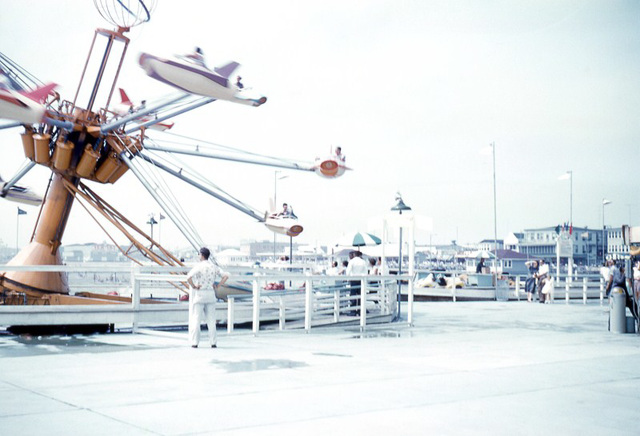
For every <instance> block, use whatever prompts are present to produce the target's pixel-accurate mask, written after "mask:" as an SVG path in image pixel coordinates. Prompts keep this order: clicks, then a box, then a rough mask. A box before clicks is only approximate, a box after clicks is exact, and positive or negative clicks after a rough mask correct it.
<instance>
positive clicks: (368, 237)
mask: <svg viewBox="0 0 640 436" xmlns="http://www.w3.org/2000/svg"><path fill="white" fill-rule="evenodd" d="M381 242H382V241H381V240H380V238H378V237H377V236H375V235H372V234H370V233H360V232H358V233H355V234H351V235H346V236H343V237H342V238H340V240H339V242H338V245H341V246H344V247H349V246H350V247H370V246H373V245H380V243H381Z"/></svg>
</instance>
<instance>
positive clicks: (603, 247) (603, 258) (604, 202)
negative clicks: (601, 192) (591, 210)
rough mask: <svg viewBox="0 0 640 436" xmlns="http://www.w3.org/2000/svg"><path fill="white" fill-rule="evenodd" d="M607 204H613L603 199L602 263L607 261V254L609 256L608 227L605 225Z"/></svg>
mask: <svg viewBox="0 0 640 436" xmlns="http://www.w3.org/2000/svg"><path fill="white" fill-rule="evenodd" d="M607 204H611V201H609V200H607V199H606V198H603V199H602V263H604V260H605V259H606V254H607V242H606V238H605V232H606V227H605V225H604V207H605V206H606V205H607Z"/></svg>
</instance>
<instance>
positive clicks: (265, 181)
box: [0, 0, 640, 248]
mask: <svg viewBox="0 0 640 436" xmlns="http://www.w3.org/2000/svg"><path fill="white" fill-rule="evenodd" d="M0 6H1V10H2V14H0V41H1V44H0V50H1V51H2V52H3V53H4V54H5V55H7V56H9V57H10V58H12V59H13V60H14V61H16V62H17V63H19V64H20V65H22V66H23V67H24V68H26V69H27V70H29V71H30V72H31V73H32V74H34V75H35V76H37V77H38V78H40V79H41V80H43V81H45V82H48V81H53V82H56V83H59V84H60V88H59V91H60V92H61V94H62V96H63V98H66V99H69V100H72V99H73V96H74V94H75V90H76V87H77V84H78V81H79V79H80V74H81V72H82V67H83V64H84V61H85V59H86V55H87V53H88V50H89V46H90V43H91V40H92V38H93V34H94V29H95V28H96V27H106V28H109V27H110V25H109V24H108V23H107V22H106V21H104V20H103V19H102V17H101V16H100V15H99V14H98V12H97V11H96V10H95V8H94V5H93V2H89V1H70V2H55V3H52V2H48V1H19V2H18V1H6V0H0ZM128 35H129V37H130V38H131V44H130V46H129V49H128V54H127V57H126V59H125V62H124V66H123V71H122V74H121V78H120V80H119V82H118V86H121V87H124V88H125V89H127V90H128V92H129V94H130V96H131V97H132V98H133V99H135V100H141V99H149V100H152V99H154V98H158V97H161V96H163V95H166V94H169V93H171V92H172V90H171V88H169V87H168V86H166V85H164V84H161V83H159V82H155V81H154V80H152V79H151V78H149V77H147V76H146V75H145V74H144V72H143V71H142V70H141V69H140V68H139V66H138V64H137V58H138V55H139V53H140V52H150V53H153V54H157V55H164V56H169V55H172V54H176V53H185V52H188V51H191V50H192V49H193V47H194V46H200V47H202V49H203V50H204V52H205V55H206V58H207V62H208V64H209V65H219V64H222V63H224V62H226V61H228V60H236V61H238V62H240V63H241V64H242V69H241V70H240V74H241V75H242V76H243V78H244V82H245V84H246V85H248V86H251V87H253V88H254V89H255V90H256V91H260V92H262V93H263V94H264V95H266V96H267V97H268V98H269V100H268V102H267V103H266V104H265V105H264V106H262V107H259V108H253V107H248V106H241V105H234V104H232V103H228V102H220V101H218V102H214V103H212V104H210V105H207V106H205V107H202V108H200V109H197V110H195V111H192V112H191V113H188V114H185V115H181V116H179V117H177V118H175V119H174V121H175V123H176V125H175V127H174V129H173V130H172V131H173V132H175V133H179V134H183V135H188V136H191V137H194V138H199V139H201V140H206V141H212V142H216V143H219V144H223V145H227V146H231V147H237V148H241V149H244V150H247V151H250V152H254V153H260V154H266V155H270V156H278V157H284V158H291V159H298V160H302V161H312V160H313V159H314V158H315V157H316V156H319V155H325V154H327V153H328V152H329V150H330V147H331V146H333V145H341V146H342V148H343V151H344V153H345V154H346V156H347V164H348V165H349V166H351V167H352V168H353V169H354V171H352V172H348V173H347V174H345V175H344V177H342V178H340V179H336V180H326V179H321V178H319V177H317V176H315V175H314V174H312V173H306V172H294V171H285V172H283V173H281V174H280V176H282V175H286V176H288V177H286V178H284V179H282V180H280V181H279V182H278V186H277V198H278V202H279V203H280V202H281V201H283V200H284V201H288V202H289V203H291V204H293V206H294V208H295V212H296V214H297V215H298V216H299V217H300V219H301V221H302V224H303V225H304V227H305V230H304V232H303V233H302V235H301V236H299V237H298V241H299V242H302V243H308V244H315V243H320V244H326V243H330V242H332V241H335V240H336V239H337V238H338V237H340V236H341V235H342V234H343V233H344V232H350V231H355V230H375V229H374V228H370V225H371V223H372V222H373V221H374V220H372V218H374V217H379V216H382V215H384V214H385V213H387V212H388V211H389V209H390V208H391V207H392V206H393V205H394V204H395V201H394V197H395V193H396V192H398V191H399V192H401V194H402V196H403V198H404V201H405V203H406V204H408V205H409V206H411V207H412V209H413V211H414V212H415V213H416V214H418V215H420V216H427V217H431V218H432V219H433V230H432V232H431V234H430V232H429V231H427V230H421V231H419V232H418V235H417V238H418V243H429V240H430V237H431V240H432V241H433V242H434V243H436V242H437V243H448V242H450V241H451V240H453V239H457V240H458V241H459V242H462V243H464V242H477V241H479V240H481V239H484V238H493V226H494V221H493V220H494V215H493V174H492V160H491V154H490V153H486V152H485V153H483V149H486V147H487V146H488V145H489V144H490V143H495V147H496V180H497V183H496V185H497V217H498V219H497V227H498V237H499V238H503V237H505V236H506V235H507V234H508V233H509V232H516V231H521V230H522V229H525V228H535V227H545V226H555V225H556V224H558V223H561V222H564V221H568V220H569V210H570V201H569V199H570V188H569V187H570V184H569V182H568V181H562V180H558V177H559V176H560V175H562V174H563V173H565V172H566V171H568V170H571V171H573V222H574V225H575V226H588V227H589V228H601V227H602V199H603V198H606V199H608V200H611V201H612V204H610V205H608V206H607V207H606V212H605V219H606V223H607V225H614V226H620V225H621V224H632V225H640V219H639V216H640V198H639V195H638V194H639V193H640V188H639V184H638V167H639V165H640V123H639V122H638V120H639V119H640V104H639V103H640V80H638V78H639V77H640V3H639V2H637V1H609V0H602V1H585V0H580V1H540V0H535V1H517V2H513V1H475V0H468V1H463V0H458V1H455V0H454V1H451V0H446V1H444V0H443V1H423V0H421V1H400V0H389V1H383V0H380V1H348V0H340V1H333V0H325V1H323V2H313V3H311V2H300V1H270V2H264V1H235V2H218V1H211V2H196V1H185V0H183V1H181V2H169V1H162V0H160V1H159V2H158V5H157V8H156V10H155V12H154V13H153V15H152V18H151V21H150V22H149V23H146V24H143V25H141V26H139V27H137V28H134V29H133V30H132V31H131V32H130V33H129V34H128ZM20 132H21V129H11V130H4V131H0V140H1V142H0V147H1V148H0V150H1V153H2V159H0V174H1V175H2V176H3V177H4V178H5V179H7V178H9V177H11V176H12V175H13V173H14V172H15V171H16V170H17V169H18V167H19V166H20V164H21V163H22V161H23V159H24V155H23V154H22V146H21V143H20V137H19V133H20ZM193 165H195V166H197V167H198V168H199V169H200V170H201V171H202V172H203V174H205V175H206V176H207V177H209V178H210V179H211V180H212V181H213V182H214V183H216V184H217V185H219V186H221V187H223V188H225V189H226V190H227V191H229V192H230V193H232V194H234V195H236V196H237V197H239V198H241V199H242V200H244V201H245V202H247V203H249V204H251V205H253V206H255V207H256V208H258V209H261V210H263V209H266V208H267V207H268V203H269V198H270V197H273V194H274V169H273V168H266V167H259V166H254V165H246V164H238V163H228V162H223V161H213V160H207V161H197V162H193ZM48 176H49V172H48V170H47V169H45V168H42V167H38V168H36V169H34V170H32V171H31V172H30V173H29V174H28V176H26V177H25V178H24V179H23V181H24V184H27V185H29V186H31V187H32V188H33V189H35V190H36V191H39V192H44V190H45V188H46V183H47V180H48ZM169 180H170V179H169ZM90 186H91V187H92V188H93V189H95V190H96V191H97V192H98V193H99V194H100V195H102V196H104V197H105V198H106V199H108V200H109V201H110V202H111V203H112V204H113V205H114V206H115V207H117V208H118V209H120V210H121V211H122V212H123V213H125V214H126V215H127V216H128V217H129V219H131V220H132V221H133V222H135V223H136V224H138V225H139V226H141V227H144V228H147V229H148V226H146V225H145V224H144V223H145V222H146V221H147V219H148V214H149V213H152V212H155V213H158V212H159V211H160V209H159V207H158V206H157V205H155V203H154V201H153V200H152V198H151V197H150V196H149V194H148V193H147V192H146V191H145V190H144V189H143V188H142V186H141V185H140V183H139V182H138V181H137V179H135V177H134V176H133V174H127V175H126V176H125V177H123V178H122V179H121V180H120V181H119V182H118V183H116V185H113V186H112V185H106V186H105V185H100V184H94V183H90ZM172 186H173V187H174V189H175V193H176V194H177V195H179V196H180V198H181V199H182V200H183V201H182V207H183V208H184V209H185V211H186V212H187V213H188V214H189V215H190V216H191V218H192V220H193V223H194V225H195V226H196V227H197V228H198V229H199V231H200V234H201V235H202V238H203V239H204V240H205V241H206V242H207V243H208V244H212V245H214V244H227V243H237V242H239V241H240V240H243V239H267V240H271V239H272V234H271V233H270V232H269V231H268V230H266V229H265V228H264V227H263V226H261V225H260V224H257V223H255V221H254V220H252V219H251V218H249V217H247V216H245V215H243V214H241V213H240V212H238V211H236V210H234V209H231V208H230V207H228V206H226V205H224V204H223V203H220V202H219V201H217V200H215V199H212V198H209V197H207V196H206V195H205V194H202V193H199V192H197V191H196V190H195V189H194V188H191V187H189V186H187V185H185V184H183V183H182V182H180V181H177V180H176V181H172ZM24 208H25V209H26V210H27V212H28V214H27V215H26V216H21V218H20V230H19V244H20V245H23V244H25V243H26V242H27V241H28V239H29V237H30V235H31V231H32V227H33V224H34V223H35V219H36V216H37V208H34V207H24ZM0 226H1V228H0V239H2V240H3V241H4V243H6V244H7V245H9V246H13V245H15V238H16V204H15V203H10V202H7V201H1V202H0ZM155 231H156V232H157V227H156V230H155ZM156 236H157V234H156ZM160 238H161V242H162V243H163V244H165V245H167V246H169V247H170V248H175V247H180V246H186V245H187V242H186V240H185V239H184V238H183V237H181V236H180V234H179V233H178V231H177V230H176V228H175V227H174V226H173V225H172V224H170V223H169V222H168V220H165V221H163V224H162V230H161V236H160ZM281 238H283V239H284V237H281ZM106 239H107V238H106V236H103V235H102V233H101V230H100V229H99V228H98V227H97V226H96V225H95V224H94V223H93V221H91V220H90V219H88V216H87V214H86V213H85V212H84V210H83V209H82V208H81V207H78V205H75V207H74V209H73V211H72V216H71V219H70V220H69V224H68V227H67V230H66V233H65V238H64V239H63V243H65V244H68V243H74V242H90V241H91V242H101V241H103V240H106ZM118 240H122V241H124V239H122V238H120V237H118Z"/></svg>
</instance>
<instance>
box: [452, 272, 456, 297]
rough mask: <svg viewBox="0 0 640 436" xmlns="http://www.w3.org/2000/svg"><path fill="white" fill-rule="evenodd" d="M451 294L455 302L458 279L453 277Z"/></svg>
mask: <svg viewBox="0 0 640 436" xmlns="http://www.w3.org/2000/svg"><path fill="white" fill-rule="evenodd" d="M451 295H452V296H453V302H454V303H455V302H456V279H455V277H454V279H453V288H452V289H451Z"/></svg>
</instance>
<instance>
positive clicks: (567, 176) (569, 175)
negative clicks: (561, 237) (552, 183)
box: [558, 171, 573, 229]
mask: <svg viewBox="0 0 640 436" xmlns="http://www.w3.org/2000/svg"><path fill="white" fill-rule="evenodd" d="M558 178H559V179H560V180H567V179H569V228H570V229H573V171H567V172H566V173H564V174H563V175H561V176H560V177H558Z"/></svg>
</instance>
